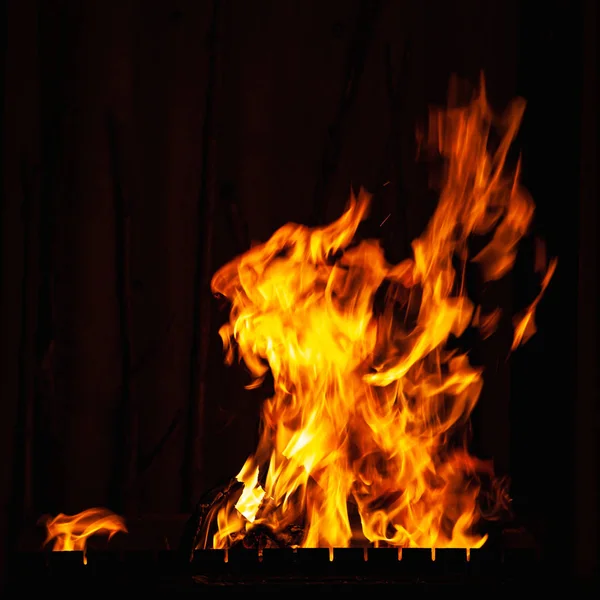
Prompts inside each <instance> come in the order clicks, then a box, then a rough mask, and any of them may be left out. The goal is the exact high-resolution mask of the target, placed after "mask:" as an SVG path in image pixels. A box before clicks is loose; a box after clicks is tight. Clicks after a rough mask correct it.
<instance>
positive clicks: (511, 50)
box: [0, 0, 597, 548]
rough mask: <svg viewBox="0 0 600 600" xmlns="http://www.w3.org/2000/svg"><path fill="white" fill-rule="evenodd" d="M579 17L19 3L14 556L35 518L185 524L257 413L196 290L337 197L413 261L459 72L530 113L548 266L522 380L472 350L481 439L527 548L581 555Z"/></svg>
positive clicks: (381, 8) (6, 200) (507, 288)
mask: <svg viewBox="0 0 600 600" xmlns="http://www.w3.org/2000/svg"><path fill="white" fill-rule="evenodd" d="M590 5H591V4H590ZM215 6H217V7H218V10H216V11H215ZM586 6H587V5H586ZM582 11H583V9H582V7H581V6H580V4H579V3H574V4H570V3H566V2H559V1H558V0H557V1H556V2H553V3H549V4H548V5H547V6H546V9H545V10H544V12H543V13H537V12H534V11H533V9H531V8H530V7H529V3H527V2H523V3H522V6H521V4H520V3H518V2H517V0H511V1H506V0H502V1H500V0H497V1H496V0H494V1H493V2H479V1H477V0H460V1H455V2H434V1H433V0H428V1H426V2H391V1H387V2H386V1H384V2H360V1H358V0H352V1H344V0H336V1H335V2H326V3H323V2H319V1H316V0H315V1H307V2H297V1H296V2H294V1H288V0H286V1H274V0H273V1H266V0H264V1H262V0H261V1H260V2H242V1H235V0H224V1H221V2H216V3H215V4H213V2H209V1H203V2H198V1H195V0H179V1H177V2H175V1H173V2H167V1H166V0H165V1H153V2H141V1H139V0H138V1H136V0H126V1H121V2H116V1H115V2H103V3H98V2H87V3H80V2H74V1H69V0H48V1H45V2H40V1H36V0H20V1H14V2H8V7H7V17H8V19H7V20H6V22H7V23H8V25H7V30H6V39H7V43H6V47H5V63H4V64H5V66H4V68H5V71H4V79H5V98H4V114H3V125H4V127H3V136H4V139H3V148H4V155H3V206H2V246H1V255H0V257H1V263H0V264H1V269H2V271H1V273H2V279H1V285H2V295H1V303H2V312H1V314H0V318H1V324H2V325H1V331H2V339H1V342H0V343H1V352H2V359H1V360H0V369H1V374H0V381H1V385H2V399H3V410H4V412H3V418H2V430H1V435H0V439H1V444H2V445H1V447H0V452H1V454H2V457H3V462H2V479H1V480H0V487H1V488H2V490H3V491H2V496H1V498H2V500H1V501H2V515H1V518H2V528H3V529H2V531H7V533H8V534H10V535H9V537H8V538H7V539H9V541H10V539H13V538H14V535H16V534H17V533H18V530H19V528H20V527H21V526H22V525H23V523H27V522H32V521H34V520H35V519H36V518H37V516H38V515H39V514H40V513H41V512H43V511H51V512H57V511H64V512H75V511H78V510H81V509H83V508H86V507H89V506H96V505H107V506H109V507H111V508H113V509H114V510H117V511H122V512H125V513H127V514H128V515H129V514H147V513H163V514H168V513H178V512H185V511H187V510H189V509H190V507H191V506H192V505H193V503H194V502H195V500H197V498H198V496H199V495H200V493H201V492H202V491H204V490H206V489H207V488H209V487H212V486H214V485H216V484H219V483H222V482H223V481H225V480H226V479H228V478H229V477H230V476H231V475H234V474H235V473H236V472H237V471H238V470H239V467H240V465H241V463H242V462H243V460H244V459H245V457H246V455H247V454H248V453H249V452H251V451H252V450H253V448H254V444H255V441H256V436H257V425H258V410H259V405H260V400H261V398H262V396H261V392H260V391H258V392H245V391H243V390H242V385H243V383H244V374H243V372H242V371H241V370H239V369H237V370H236V369H228V368H226V367H225V366H223V364H222V353H221V347H220V340H219V338H218V336H217V335H216V329H217V327H218V325H219V322H220V320H222V319H223V318H225V316H226V315H225V313H224V312H223V311H219V310H218V306H217V303H216V301H214V300H213V299H212V297H211V295H210V290H209V288H208V282H209V279H210V275H211V274H212V272H214V270H215V269H216V268H218V266H220V265H221V264H223V263H224V262H225V261H227V260H228V259H230V258H231V257H233V256H234V255H236V254H238V253H240V252H242V251H243V250H244V249H246V248H247V247H248V246H249V244H250V243H251V242H252V241H254V240H265V239H266V238H267V237H268V236H269V235H270V234H271V233H272V232H273V231H274V230H275V229H276V228H277V227H278V226H280V225H282V224H283V223H285V222H287V221H290V220H294V221H299V222H307V223H318V222H323V221H326V220H330V219H333V218H335V217H336V216H337V215H338V214H339V212H340V211H341V209H342V208H343V206H344V203H345V201H346V198H347V194H348V191H349V187H350V185H351V184H352V185H356V186H358V185H364V186H365V187H367V188H368V189H370V190H372V191H374V192H376V193H377V196H376V201H375V206H374V213H375V216H378V215H381V216H382V219H383V217H385V216H386V215H388V214H391V217H390V219H389V220H388V222H387V229H384V228H382V236H383V237H384V239H385V241H386V244H387V245H388V247H389V248H390V252H391V253H392V254H393V253H396V254H397V255H398V256H401V255H403V254H405V253H406V251H407V247H408V243H409V242H410V240H411V239H412V238H414V237H415V236H416V235H418V234H419V233H420V231H421V229H422V227H423V225H424V224H425V223H426V221H427V218H428V216H429V214H430V211H431V208H432V204H431V196H430V194H429V193H428V191H427V185H426V175H427V173H426V171H425V168H424V167H423V166H422V165H421V166H419V165H415V162H414V156H415V152H414V150H415V148H414V129H415V126H416V124H417V123H418V122H420V121H421V120H422V119H423V118H424V116H425V114H426V110H427V106H428V104H429V103H432V102H433V103H443V102H444V100H445V94H446V89H447V85H448V80H449V77H450V75H451V74H452V73H457V74H459V75H460V76H463V77H466V78H468V79H471V80H472V81H474V82H476V81H477V78H478V75H479V72H480V70H482V69H483V70H484V71H485V75H486V80H487V87H488V92H489V95H490V98H491V101H492V103H493V104H494V105H495V106H497V107H498V108H499V109H500V108H502V107H503V106H505V105H506V103H507V102H508V101H509V100H510V99H511V98H512V97H513V96H514V95H516V94H523V95H524V96H525V97H526V98H527V99H528V100H530V106H529V109H528V112H527V116H526V120H525V123H524V128H523V132H522V135H521V138H520V140H519V145H520V146H521V148H522V150H523V159H524V173H523V177H524V181H525V183H526V185H527V186H528V187H529V188H530V189H531V191H532V192H533V194H534V197H535V200H536V203H537V204H538V207H539V210H538V213H539V215H540V218H539V219H538V223H537V225H536V227H537V229H538V232H539V233H541V235H543V236H544V237H546V238H547V239H548V241H549V249H550V252H551V253H553V254H558V255H559V261H560V262H559V270H558V273H557V276H556V281H555V282H554V283H553V285H552V287H551V289H550V290H549V292H548V294H547V299H546V300H545V301H544V306H545V308H543V309H542V314H541V317H540V319H541V330H542V332H543V333H542V335H541V336H540V337H538V341H537V342H533V346H532V347H531V348H530V349H529V350H526V349H524V350H523V353H522V354H521V355H520V358H519V357H516V358H515V360H516V361H517V363H516V365H515V366H514V367H513V373H512V377H511V376H509V375H510V373H509V368H510V367H509V363H507V362H506V361H505V360H504V357H502V358H500V356H501V350H502V348H503V345H502V344H504V343H505V342H506V340H504V341H503V340H496V341H492V342H490V343H488V344H486V345H482V344H480V345H479V346H478V347H477V348H476V349H475V353H476V355H477V356H478V357H479V360H481V362H483V363H484V364H486V366H487V367H488V369H487V375H486V384H487V387H486V391H485V393H484V396H483V398H482V400H481V404H480V407H479V409H478V412H477V414H476V415H475V417H474V418H475V424H474V428H475V431H476V436H475V437H476V440H475V442H476V444H477V447H478V451H479V452H480V454H482V455H485V456H490V457H493V458H494V460H495V462H496V464H497V466H498V469H499V470H500V472H505V473H510V474H512V475H513V478H514V480H515V501H516V504H517V505H518V508H519V511H522V512H523V513H527V514H536V515H538V517H539V519H538V520H539V521H540V523H541V524H539V525H538V526H537V527H538V528H539V529H540V531H542V532H543V531H546V532H548V531H549V529H550V526H552V527H554V526H557V527H558V528H559V529H560V528H561V527H562V524H563V523H564V528H563V533H562V534H561V535H563V534H564V535H563V537H561V538H560V540H561V541H568V542H569V543H572V542H573V541H574V539H575V538H574V537H573V536H572V535H571V532H572V531H574V530H573V523H572V521H573V519H572V512H573V506H574V501H575V496H574V493H573V490H574V489H576V487H575V486H576V481H578V480H576V478H575V475H576V472H575V470H574V468H573V464H575V463H576V462H577V464H579V462H580V461H581V456H582V454H581V453H580V454H576V452H575V439H580V437H581V436H582V435H583V436H586V435H587V436H588V437H587V438H586V439H589V435H590V434H589V427H590V425H589V424H590V419H589V415H594V412H593V410H594V409H593V405H592V404H590V402H589V400H588V402H587V404H585V401H583V402H584V403H583V404H581V406H580V403H581V402H582V397H585V398H589V396H590V394H592V397H595V396H594V395H593V390H597V381H596V380H592V379H591V378H590V377H587V378H586V377H585V376H584V378H583V380H582V379H581V377H580V388H579V390H578V389H577V386H576V379H575V375H576V367H577V364H578V363H577V361H576V357H577V355H576V353H575V352H574V351H573V350H572V349H573V348H575V347H578V344H579V348H580V349H581V348H583V346H582V344H584V342H583V341H581V340H582V335H583V336H584V338H585V334H586V331H588V330H587V329H586V328H585V327H584V328H583V329H582V330H581V331H579V332H577V329H576V326H577V320H576V315H577V312H578V310H579V313H580V314H581V311H582V310H583V309H582V308H581V306H580V307H579V309H578V308H577V299H578V290H580V291H581V290H583V292H582V293H583V294H585V295H586V297H589V298H594V297H595V296H594V294H595V287H594V286H595V281H596V279H595V277H597V275H595V270H594V268H593V263H592V262H591V261H592V258H590V257H591V256H593V255H594V251H593V249H591V247H588V246H585V248H586V249H585V252H586V254H585V256H587V257H588V258H587V259H586V260H585V263H583V264H582V262H581V261H582V260H583V259H582V256H583V254H581V253H580V251H579V247H580V243H581V244H584V245H585V244H587V243H589V242H587V241H586V242H584V241H583V238H582V241H580V240H579V238H578V233H579V229H580V227H579V221H578V219H579V217H580V210H579V203H580V197H581V198H583V202H584V205H585V206H586V207H587V208H586V209H585V210H586V211H590V210H592V209H590V208H589V206H590V202H592V201H593V200H594V199H595V197H594V192H593V191H591V190H593V189H594V188H593V186H594V181H593V179H592V178H590V176H589V175H588V174H587V171H585V172H583V175H582V177H581V178H580V171H581V165H582V161H581V160H580V159H581V155H582V154H581V148H582V144H587V146H585V156H586V157H587V160H588V161H589V160H590V159H589V156H590V153H592V156H593V152H595V147H593V144H592V142H591V141H590V139H591V138H589V136H588V137H586V136H583V137H582V136H581V131H582V125H581V110H582V108H581V107H582V106H584V103H583V102H584V97H585V98H586V99H587V100H586V103H585V107H586V108H585V110H586V111H587V113H586V114H588V117H587V119H588V122H589V119H592V117H595V109H594V108H591V107H590V100H589V98H590V94H591V91H590V90H589V89H588V88H590V86H592V87H593V85H592V84H591V83H590V81H591V80H590V76H589V73H590V72H593V71H594V69H593V67H592V66H590V62H589V59H588V62H587V63H586V71H585V77H584V71H583V69H582V65H581V63H582V58H581V57H582V56H583V44H582V41H581V40H582V36H583V23H584V22H585V23H586V24H587V27H588V29H590V25H589V18H588V19H584V18H583V13H582ZM586 36H587V37H586V40H588V41H587V42H586V44H588V46H589V44H591V43H595V42H594V41H595V32H593V31H591V30H590V31H588V30H586ZM590 40H592V42H590ZM588 46H586V47H587V48H588V49H587V54H586V56H589V55H590V52H592V51H591V50H590V49H589V47H588ZM594 52H595V51H594ZM590 70H591V71H590ZM583 90H586V95H585V96H584V93H583ZM583 129H584V132H585V131H586V130H585V128H583ZM586 164H587V163H586ZM386 181H389V182H390V184H389V185H387V186H385V187H382V186H383V183H385V182H386ZM585 214H586V215H588V216H587V218H586V221H585V223H586V226H587V229H586V230H585V235H586V238H585V240H589V239H595V235H594V232H593V231H592V230H591V229H590V228H591V223H592V222H593V219H591V218H590V216H589V214H588V212H586V213H585ZM590 214H591V213H590ZM525 262H526V261H525ZM582 272H585V273H586V275H585V277H586V279H585V281H586V282H587V283H586V284H585V286H587V287H585V286H584V287H583V288H580V286H581V285H584V284H581V283H580V281H581V273H582ZM590 273H592V275H590ZM529 274H530V272H529V271H527V272H526V271H525V270H523V272H522V273H521V272H520V271H519V269H517V271H516V272H515V274H514V276H513V277H512V278H509V279H507V280H506V281H503V282H502V284H501V285H499V286H498V287H497V288H496V289H495V290H494V291H493V293H494V294H495V295H496V296H497V298H498V299H499V301H500V302H501V303H502V304H503V305H504V306H505V307H507V308H509V309H510V308H513V307H516V306H518V305H519V303H525V302H526V301H527V300H528V299H530V297H531V294H532V293H533V294H534V293H535V290H532V289H531V286H530V285H528V283H527V282H528V281H529V279H528V277H529ZM561 293H562V294H563V296H564V295H565V294H566V296H564V297H567V298H568V300H566V301H563V300H558V298H559V297H560V294H561ZM528 294H529V295H528ZM588 318H592V317H588ZM559 323H560V324H559ZM585 339H586V340H587V342H585V343H587V346H585V349H584V350H583V352H584V353H585V355H586V356H587V357H588V358H587V360H588V361H590V360H591V358H590V357H591V356H596V354H594V353H595V352H596V350H595V348H596V346H595V337H594V338H593V341H590V336H589V334H588V336H587V338H585ZM567 349H568V350H567ZM586 364H589V365H593V364H594V363H593V362H588V363H586ZM549 372H552V373H553V374H554V376H553V377H549V376H548V374H549ZM582 381H584V382H583V383H582ZM581 386H587V387H585V388H584V389H583V388H582V387H581ZM594 386H596V387H594ZM566 398H568V400H566ZM578 403H579V404H578ZM578 407H579V408H578ZM582 411H583V412H582ZM586 411H587V412H586ZM582 415H583V416H582ZM585 415H588V418H587V419H586V418H585ZM576 423H578V425H577V426H578V427H580V428H581V427H583V429H581V430H579V429H578V430H577V433H575V431H576V430H575V424H576ZM586 427H587V429H586ZM557 429H559V430H560V433H557ZM582 432H583V433H582ZM586 432H587V433H586ZM557 437H559V438H560V440H561V441H560V442H559V444H560V445H559V446H558V447H557ZM594 452H596V449H595V447H592V446H590V447H589V448H587V452H584V455H585V456H588V457H589V456H590V455H592V456H593V455H594ZM557 461H558V462H557ZM560 461H562V462H560ZM559 462H560V464H561V465H562V466H560V467H559V466H558V464H559ZM589 465H590V468H592V466H593V463H591V462H590V463H589ZM556 471H560V472H561V473H562V474H564V477H562V476H557V473H556ZM557 479H560V480H563V479H564V482H565V483H559V482H558V481H557ZM577 489H579V488H577ZM590 489H591V488H590ZM590 493H591V494H592V497H593V498H594V497H595V496H594V495H593V494H594V493H595V492H593V491H591V492H590ZM581 494H584V490H583V488H582V489H580V490H579V495H580V496H581ZM584 495H585V494H584ZM588 495H589V494H588ZM549 497H552V498H553V501H552V503H551V504H548V502H547V501H548V498H549ZM578 497H579V496H578ZM586 507H587V508H586ZM584 508H585V510H588V511H590V510H591V507H590V504H589V502H588V504H587V505H585V506H584ZM557 513H560V517H558V516H557ZM564 513H567V514H564ZM9 525H10V526H11V527H12V529H11V528H10V527H9ZM565 532H567V533H565ZM10 536H13V538H11V537H10ZM2 537H4V535H2ZM550 537H551V536H550ZM588 542H589V543H590V544H593V543H594V542H593V540H591V538H589V537H588ZM591 547H592V546H589V548H591Z"/></svg>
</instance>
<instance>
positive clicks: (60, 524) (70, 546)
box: [42, 508, 127, 564]
mask: <svg viewBox="0 0 600 600" xmlns="http://www.w3.org/2000/svg"><path fill="white" fill-rule="evenodd" d="M42 522H43V523H44V524H45V526H46V540H45V542H44V545H46V544H49V543H50V542H51V541H52V540H54V545H53V546H52V551H53V552H68V551H73V550H78V551H82V552H83V562H84V564H87V558H86V555H85V552H86V545H87V540H88V538H89V537H90V536H92V535H108V539H110V538H112V536H113V535H114V534H115V533H117V532H118V531H122V532H124V533H127V527H126V526H125V521H124V520H123V518H122V517H120V516H119V515H116V514H115V513H113V512H111V511H110V510H108V509H106V508H88V509H87V510H84V511H83V512H80V513H78V514H76V515H65V514H62V513H60V514H58V515H57V516H56V517H46V518H44V519H43V520H42Z"/></svg>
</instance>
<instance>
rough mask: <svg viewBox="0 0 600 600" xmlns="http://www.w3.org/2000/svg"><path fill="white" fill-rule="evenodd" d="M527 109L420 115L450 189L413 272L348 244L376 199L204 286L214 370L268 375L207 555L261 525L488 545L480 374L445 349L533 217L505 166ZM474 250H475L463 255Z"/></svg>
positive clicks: (249, 256) (309, 535)
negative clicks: (481, 282)
mask: <svg viewBox="0 0 600 600" xmlns="http://www.w3.org/2000/svg"><path fill="white" fill-rule="evenodd" d="M524 108H525V103H524V101H522V100H520V99H518V100H516V101H514V102H513V103H512V105H511V106H510V108H509V109H508V110H507V112H506V113H505V115H503V116H502V118H499V117H497V116H496V115H495V114H494V113H493V112H492V110H491V109H490V107H489V105H488V102H487V100H486V95H485V89H484V85H483V82H482V85H481V87H480V89H479V90H478V92H477V94H476V95H475V97H474V99H473V100H472V101H471V103H469V104H468V105H466V106H457V107H450V108H448V109H445V110H438V109H432V111H431V113H430V121H429V129H428V137H427V138H426V139H424V140H422V141H423V142H424V143H425V144H426V145H427V146H428V147H432V148H433V149H434V150H435V151H436V152H438V153H439V154H440V156H441V157H442V158H443V159H444V164H445V177H444V181H443V185H442V187H441V191H440V196H439V203H438V206H437V209H436V211H435V213H434V214H433V216H432V218H431V220H430V222H429V224H428V227H427V228H426V230H425V231H424V233H423V234H422V235H421V236H420V237H419V238H418V239H416V240H414V242H413V243H412V257H411V258H408V259H406V260H404V261H402V262H400V263H399V264H396V265H393V264H389V263H388V262H387V261H386V259H385V256H384V251H383V249H382V247H381V246H380V244H379V242H378V241H376V240H362V241H355V237H356V232H357V229H358V226H359V224H360V222H361V221H362V220H363V219H365V218H366V216H367V213H368V209H369V203H370V200H371V197H370V195H369V194H368V193H367V192H366V191H364V190H361V191H360V192H359V193H358V195H357V196H355V195H354V193H352V194H351V196H350V200H349V204H348V207H347V210H346V211H345V212H344V213H343V215H342V216H341V217H340V218H339V219H338V220H337V221H335V222H334V223H331V224H330V225H328V226H326V227H322V228H314V229H309V228H307V227H304V226H302V225H297V224H293V223H289V224H287V225H284V226H283V227H281V228H280V229H279V230H278V231H277V232H275V234H274V235H273V236H272V237H271V239H269V240H268V241H267V242H266V243H264V244H262V245H258V246H256V247H253V248H252V249H250V250H249V251H247V252H246V253H245V254H243V255H241V256H239V257H237V258H236V259H234V260H233V261H231V262H230V263H229V264H227V265H225V266H224V267H222V268H221V269H220V270H219V271H218V272H217V273H216V274H215V275H214V277H213V280H212V289H213V291H214V292H215V293H216V294H220V295H222V296H224V297H225V298H227V299H228V300H229V301H230V302H231V312H230V319H229V322H228V323H227V324H225V325H224V326H223V327H222V328H221V330H220V335H221V338H222V340H223V344H224V348H225V350H226V360H227V362H228V363H231V362H232V361H233V360H234V356H235V355H236V353H237V355H238V357H239V359H240V360H243V362H244V363H245V365H246V367H247V368H248V370H249V371H250V373H251V375H252V376H253V383H252V384H251V386H250V387H254V386H257V385H260V384H261V383H262V381H263V380H264V378H265V376H266V375H267V373H268V371H269V370H270V372H271V374H272V377H273V383H274V394H273V396H272V397H271V398H270V399H269V400H267V401H266V402H265V404H264V406H263V409H262V425H261V435H260V441H259V444H258V447H257V449H256V452H255V453H254V454H253V455H251V456H250V457H249V458H248V459H247V461H246V463H245V464H244V466H243V468H242V469H241V471H240V473H239V474H238V475H237V479H238V481H239V482H241V483H242V484H243V488H242V491H241V495H240V496H239V497H238V498H237V499H236V498H235V497H234V498H232V499H229V500H228V501H227V502H226V503H225V504H224V505H222V506H221V508H220V509H219V512H218V516H217V526H218V530H217V532H216V533H215V535H214V538H213V547H215V548H227V547H230V546H231V545H232V544H233V543H235V542H237V541H240V540H243V539H244V537H245V536H246V535H247V534H248V533H249V532H250V531H252V530H253V529H254V530H255V531H256V528H257V527H258V526H261V530H262V531H269V532H270V534H272V535H273V537H274V539H276V540H278V542H277V543H280V544H287V545H299V546H302V547H330V548H331V547H345V546H349V545H350V544H351V542H352V541H353V540H358V539H363V540H364V539H365V538H366V539H367V540H368V541H369V542H371V543H373V544H375V545H379V544H384V545H392V546H398V547H432V548H435V547H461V548H462V547H464V548H476V547H480V546H481V545H483V543H484V542H485V540H486V536H485V535H482V534H481V533H477V532H476V529H475V525H476V524H477V523H478V521H479V520H480V519H481V518H482V508H481V507H480V503H479V501H478V497H479V495H480V490H481V483H480V482H481V475H482V474H486V475H488V476H492V475H493V473H492V470H491V469H492V467H491V465H489V464H487V463H484V462H482V461H479V460H478V459H476V458H474V457H472V456H470V455H469V453H468V452H467V449H466V439H465V437H466V436H465V433H466V427H465V426H466V425H467V424H468V420H469V416H470V414H471V412H472V410H473V408H474V406H475V404H476V402H477V400H478V398H479V395H480V392H481V389H482V385H483V378H482V372H481V369H479V368H475V367H473V366H471V364H470V363H469V359H468V356H467V354H466V353H464V352H460V351H458V350H455V349H452V348H450V346H449V342H451V341H452V339H454V338H458V337H460V336H461V334H462V333H463V332H464V331H465V330H466V328H467V327H469V326H476V327H480V328H482V329H484V330H485V331H484V334H486V333H485V332H486V331H487V332H488V333H487V334H489V330H490V329H491V328H493V327H494V326H495V324H496V322H497V321H498V316H499V315H498V314H496V313H493V314H491V315H487V316H482V315H481V310H480V307H476V306H474V304H473V302H472V301H471V300H470V299H469V297H468V295H467V291H466V287H465V281H464V267H465V265H466V263H467V262H468V261H474V262H475V263H477V264H478V266H479V267H480V269H481V273H482V275H483V278H484V279H485V280H488V281H489V280H494V279H499V278H501V277H503V276H504V275H505V274H506V273H507V272H508V271H509V270H510V269H511V267H512V265H513V263H514V260H515V257H516V251H517V244H518V242H519V240H520V239H521V238H522V237H523V236H524V235H525V234H526V233H527V231H528V229H529V226H530V223H531V220H532V217H533V212H534V205H533V202H532V200H531V198H530V197H529V195H528V194H527V192H526V191H525V190H524V189H523V187H521V186H520V185H519V167H518V166H517V168H516V169H515V170H514V171H513V172H512V173H511V172H510V171H509V169H508V168H507V166H506V162H507V153H508V150H509V147H510V145H511V142H512V141H513V139H514V137H515V135H516V133H517V130H518V127H519V124H520V121H521V118H522V115H523V111H524ZM493 132H496V133H498V134H499V136H498V140H497V142H496V145H495V147H494V149H493V150H490V146H491V138H490V136H491V134H492V133H493ZM473 236H480V238H479V239H480V240H484V241H486V243H485V246H484V247H483V249H481V250H480V251H479V252H477V253H476V254H475V256H470V254H469V246H468V241H469V240H470V239H471V238H472V237H473ZM484 236H485V237H484ZM553 270H554V263H552V265H551V266H550V267H549V268H548V270H547V271H546V275H545V276H544V283H543V286H542V287H543V288H545V287H546V286H547V282H548V281H549V279H550V277H551V276H552V272H553ZM382 298H383V300H382ZM538 300H539V298H538V299H536V301H535V302H534V304H533V305H532V306H531V307H530V308H529V309H528V310H527V311H526V313H525V316H524V318H522V320H521V321H520V322H519V323H517V325H516V327H517V330H516V331H515V345H516V344H518V343H519V342H520V341H522V340H523V339H524V338H526V334H525V332H530V331H531V330H532V323H533V312H534V310H535V306H536V305H537V302H538ZM484 317H485V318H484ZM487 334H486V335H487ZM354 522H356V523H357V524H358V527H357V526H355V524H354ZM298 531H300V532H301V534H300V537H298V536H297V532H298ZM295 532H296V533H295ZM361 536H362V537H361Z"/></svg>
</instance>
